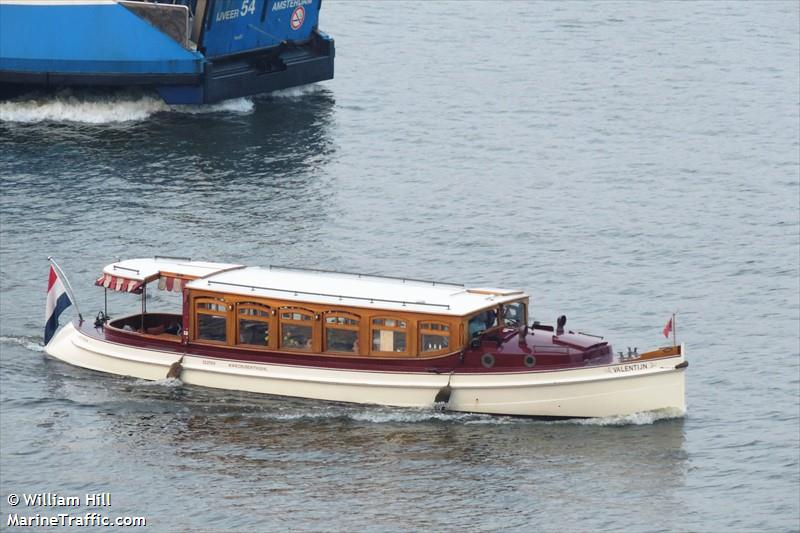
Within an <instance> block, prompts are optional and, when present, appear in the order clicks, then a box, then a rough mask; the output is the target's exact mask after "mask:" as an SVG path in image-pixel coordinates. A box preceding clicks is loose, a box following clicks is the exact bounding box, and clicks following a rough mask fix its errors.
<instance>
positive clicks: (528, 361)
mask: <svg viewBox="0 0 800 533" xmlns="http://www.w3.org/2000/svg"><path fill="white" fill-rule="evenodd" d="M522 362H523V363H524V364H525V366H527V367H528V368H533V367H535V366H536V358H535V357H534V356H532V355H531V354H528V355H526V356H525V357H524V358H523V359H522Z"/></svg>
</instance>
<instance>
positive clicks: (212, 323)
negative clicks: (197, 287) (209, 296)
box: [195, 300, 228, 342]
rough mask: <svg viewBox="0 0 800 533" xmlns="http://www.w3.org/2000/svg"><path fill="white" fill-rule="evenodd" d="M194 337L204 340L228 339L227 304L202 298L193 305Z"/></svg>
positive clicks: (224, 340)
mask: <svg viewBox="0 0 800 533" xmlns="http://www.w3.org/2000/svg"><path fill="white" fill-rule="evenodd" d="M195 317H196V324H197V330H196V332H195V338H197V339H200V340H204V341H214V342H227V341H228V306H227V305H226V304H225V303H224V302H218V301H209V300H203V301H198V302H197V304H196V305H195Z"/></svg>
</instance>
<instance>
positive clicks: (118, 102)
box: [0, 89, 255, 124]
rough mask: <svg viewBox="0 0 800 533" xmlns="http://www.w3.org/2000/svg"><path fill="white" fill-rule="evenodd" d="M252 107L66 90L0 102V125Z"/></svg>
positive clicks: (241, 101) (240, 101)
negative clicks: (172, 102) (198, 103)
mask: <svg viewBox="0 0 800 533" xmlns="http://www.w3.org/2000/svg"><path fill="white" fill-rule="evenodd" d="M254 107H255V106H254V104H253V101H252V100H251V99H249V98H236V99H233V100H225V101H223V102H219V103H217V104H211V105H167V104H166V103H164V101H163V100H162V99H161V98H160V97H159V96H158V95H157V94H155V93H149V92H137V91H128V92H113V93H107V94H102V93H98V92H96V91H94V92H89V91H87V92H81V91H77V90H74V91H73V90H70V89H66V90H63V91H60V92H58V93H54V94H40V93H32V94H30V95H28V96H23V97H20V98H17V99H14V100H9V101H6V102H0V121H5V122H21V123H36V122H78V123H84V124H113V123H121V122H140V121H143V120H147V119H148V118H150V117H151V116H153V115H154V114H156V113H188V114H200V113H219V112H228V113H250V112H251V111H252V110H253V108H254Z"/></svg>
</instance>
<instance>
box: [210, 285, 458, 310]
mask: <svg viewBox="0 0 800 533" xmlns="http://www.w3.org/2000/svg"><path fill="white" fill-rule="evenodd" d="M206 282H207V283H208V284H209V285H211V284H212V283H216V284H217V285H229V286H231V287H242V288H245V289H250V290H251V291H254V290H256V289H260V290H262V291H276V292H289V293H292V294H294V295H295V296H297V295H298V294H310V295H312V296H325V297H327V298H338V299H340V300H342V299H345V298H346V299H348V300H361V301H365V302H370V303H374V302H385V303H393V304H402V305H403V307H405V306H406V305H425V306H429V307H443V308H445V309H450V306H449V305H448V304H429V303H426V302H407V301H404V300H387V299H385V298H366V297H364V296H344V295H341V294H326V293H324V292H310V291H296V290H291V289H276V288H273V287H260V286H258V285H244V284H242V283H231V282H228V281H214V280H210V279H209V280H206Z"/></svg>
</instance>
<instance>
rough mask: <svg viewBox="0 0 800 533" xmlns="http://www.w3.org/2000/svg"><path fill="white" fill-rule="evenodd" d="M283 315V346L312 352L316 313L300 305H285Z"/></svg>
mask: <svg viewBox="0 0 800 533" xmlns="http://www.w3.org/2000/svg"><path fill="white" fill-rule="evenodd" d="M280 317H281V348H286V349H289V350H301V351H304V352H310V351H311V348H312V339H313V333H314V313H313V312H311V311H308V310H307V309H300V308H298V307H284V308H282V309H281V312H280Z"/></svg>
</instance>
